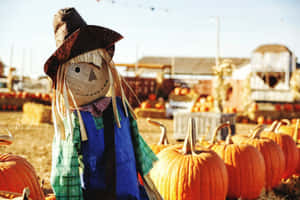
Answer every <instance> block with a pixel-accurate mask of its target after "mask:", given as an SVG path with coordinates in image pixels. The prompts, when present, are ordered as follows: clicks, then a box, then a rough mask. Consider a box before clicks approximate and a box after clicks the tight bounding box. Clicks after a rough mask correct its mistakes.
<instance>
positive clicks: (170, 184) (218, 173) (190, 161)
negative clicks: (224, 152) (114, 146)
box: [150, 123, 228, 200]
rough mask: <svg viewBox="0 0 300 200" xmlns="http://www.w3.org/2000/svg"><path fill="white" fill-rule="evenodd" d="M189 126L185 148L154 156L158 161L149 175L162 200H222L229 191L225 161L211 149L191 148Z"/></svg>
mask: <svg viewBox="0 0 300 200" xmlns="http://www.w3.org/2000/svg"><path fill="white" fill-rule="evenodd" d="M192 127H193V126H192V125H191V124H190V123H189V128H188V134H187V137H186V138H185V142H184V145H176V146H173V147H169V148H167V149H165V150H164V151H161V152H160V153H158V154H157V156H158V158H159V161H158V162H157V163H156V164H155V165H154V168H153V169H152V170H151V171H150V176H151V178H152V180H153V182H154V183H155V185H156V187H157V188H158V191H159V192H160V193H161V195H162V196H163V198H164V199H168V200H200V199H201V200H219V199H220V200H224V199H225V198H226V194H227V188H228V174H227V170H226V167H225V165H224V162H223V161H222V159H221V158H220V157H219V156H218V155H217V154H216V153H215V152H213V151H212V150H209V149H207V148H204V147H199V146H195V145H194V139H193V138H194V135H193V134H194V131H193V130H191V129H192ZM191 132H193V133H191Z"/></svg>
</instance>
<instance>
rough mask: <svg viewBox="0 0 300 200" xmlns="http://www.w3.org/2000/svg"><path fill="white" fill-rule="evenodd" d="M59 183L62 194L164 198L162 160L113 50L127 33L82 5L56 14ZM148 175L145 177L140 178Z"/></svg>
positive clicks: (55, 181)
mask: <svg viewBox="0 0 300 200" xmlns="http://www.w3.org/2000/svg"><path fill="white" fill-rule="evenodd" d="M53 25H54V32H55V40H56V46H57V48H58V49H57V50H56V51H55V52H54V54H53V55H52V56H51V57H50V58H49V59H48V60H47V61H46V64H45V66H44V70H45V73H46V74H47V75H48V76H49V77H50V78H51V79H52V81H53V88H54V90H53V91H54V92H53V93H54V94H53V101H52V114H53V122H54V128H55V136H54V140H53V147H52V151H53V152H52V171H51V185H52V187H53V190H54V192H55V195H56V198H57V199H72V200H76V199H122V200H125V199H126V200H127V199H128V200H129V199H130V200H131V199H137V200H138V199H161V196H160V194H159V193H158V192H157V190H156V188H155V187H154V185H153V183H152V181H151V179H150V177H149V175H148V172H149V170H150V169H151V168H152V164H153V162H154V161H156V160H157V157H156V156H155V154H154V153H153V152H152V151H151V149H150V148H149V147H148V145H147V144H146V142H145V141H144V140H143V138H142V137H141V136H140V135H139V133H138V128H137V123H136V120H135V115H134V112H133V110H132V107H131V106H130V104H129V103H128V101H127V99H126V96H125V93H124V91H123V88H122V83H123V82H124V80H123V79H122V77H121V76H119V74H118V72H117V70H116V68H115V67H114V64H113V62H112V57H113V55H114V48H115V45H114V44H115V43H116V42H117V41H119V40H120V39H122V36H121V35H120V34H119V33H117V32H115V31H113V30H110V29H108V28H104V27H100V26H92V25H87V24H86V22H85V21H84V20H83V19H82V18H81V16H80V15H79V14H78V12H77V11H76V10H75V9H74V8H66V9H61V10H59V11H58V13H57V14H55V16H54V23H53ZM138 176H140V177H141V181H139V180H140V179H139V178H138Z"/></svg>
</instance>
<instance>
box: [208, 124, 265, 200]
mask: <svg viewBox="0 0 300 200" xmlns="http://www.w3.org/2000/svg"><path fill="white" fill-rule="evenodd" d="M226 127H228V130H229V134H228V136H227V138H226V142H219V143H214V144H212V145H210V147H209V148H210V149H212V150H214V151H215V152H216V153H217V154H218V155H219V156H220V157H221V158H222V159H223V161H224V163H225V165H226V167H227V171H228V176H229V187H228V194H227V197H228V198H242V199H255V198H257V197H259V195H260V193H261V191H262V189H263V188H264V186H265V177H266V174H265V162H264V158H263V156H262V154H261V153H260V152H259V151H258V150H257V149H256V148H255V147H253V146H251V145H248V144H236V143H234V142H233V141H232V139H231V132H230V128H229V127H230V124H226ZM221 128H223V125H222V126H220V127H217V128H216V132H217V131H219V130H220V129H221Z"/></svg>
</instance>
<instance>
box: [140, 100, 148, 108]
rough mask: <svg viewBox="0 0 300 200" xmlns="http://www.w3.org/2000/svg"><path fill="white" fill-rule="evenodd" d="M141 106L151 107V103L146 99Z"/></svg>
mask: <svg viewBox="0 0 300 200" xmlns="http://www.w3.org/2000/svg"><path fill="white" fill-rule="evenodd" d="M140 107H141V108H142V109H146V108H151V104H150V103H149V102H147V101H144V102H142V103H141V105H140Z"/></svg>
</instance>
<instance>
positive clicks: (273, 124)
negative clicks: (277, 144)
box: [268, 120, 279, 132]
mask: <svg viewBox="0 0 300 200" xmlns="http://www.w3.org/2000/svg"><path fill="white" fill-rule="evenodd" d="M278 123H279V121H278V120H275V121H274V122H273V123H272V124H271V126H270V127H269V129H268V131H270V132H274V131H275V129H276V127H277V125H278Z"/></svg>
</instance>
